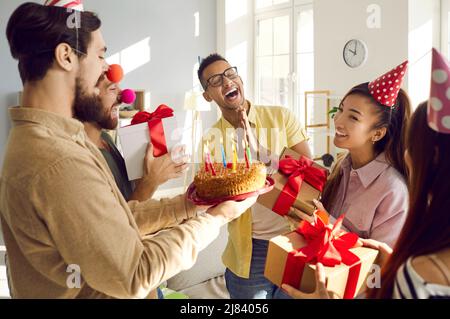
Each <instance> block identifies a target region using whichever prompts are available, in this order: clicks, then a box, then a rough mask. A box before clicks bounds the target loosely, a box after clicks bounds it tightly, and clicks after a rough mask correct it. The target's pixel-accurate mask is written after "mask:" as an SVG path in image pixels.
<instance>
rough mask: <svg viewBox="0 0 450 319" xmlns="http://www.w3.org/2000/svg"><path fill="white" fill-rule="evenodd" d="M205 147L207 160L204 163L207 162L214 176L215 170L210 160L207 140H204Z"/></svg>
mask: <svg viewBox="0 0 450 319" xmlns="http://www.w3.org/2000/svg"><path fill="white" fill-rule="evenodd" d="M206 149H207V150H206V161H207V163H206V165H208V164H209V168H211V174H212V175H213V176H216V170H215V169H214V166H213V164H212V162H211V155H210V153H209V142H206Z"/></svg>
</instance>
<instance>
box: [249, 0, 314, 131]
mask: <svg viewBox="0 0 450 319" xmlns="http://www.w3.org/2000/svg"><path fill="white" fill-rule="evenodd" d="M300 2H301V1H299V0H297V1H293V0H290V1H287V0H255V9H256V15H255V33H256V34H255V82H254V83H255V86H254V87H255V95H254V96H255V101H256V103H258V104H262V105H282V106H285V107H287V108H289V109H291V110H292V111H293V112H294V113H295V114H296V115H297V116H298V118H299V119H300V120H301V121H302V122H303V123H305V119H304V107H305V105H304V104H305V102H304V101H305V91H311V90H313V89H314V24H313V6H312V4H311V3H306V4H304V3H300Z"/></svg>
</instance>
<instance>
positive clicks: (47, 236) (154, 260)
mask: <svg viewBox="0 0 450 319" xmlns="http://www.w3.org/2000/svg"><path fill="white" fill-rule="evenodd" d="M10 116H11V118H12V120H13V123H14V127H13V128H12V129H11V132H10V136H9V140H8V144H7V146H6V153H5V159H4V166H3V170H2V174H1V179H0V217H1V225H2V231H3V236H4V239H5V243H6V249H7V253H8V261H9V270H10V276H11V283H10V284H11V290H12V291H11V293H12V295H13V297H15V298H111V297H113V298H144V297H147V296H148V295H149V293H150V292H151V291H152V290H153V289H154V288H155V287H157V286H158V285H159V284H160V283H161V282H163V281H164V280H166V279H168V278H170V277H172V276H173V275H175V274H177V273H178V272H180V271H182V270H185V269H188V268H190V267H191V266H192V265H193V263H194V262H195V260H196V258H197V255H198V253H199V251H200V250H201V249H203V248H205V247H206V246H207V245H208V244H209V243H210V242H211V241H213V240H214V239H215V238H216V237H217V235H218V233H219V229H220V226H221V225H222V223H223V221H221V220H220V219H218V218H215V217H213V216H210V215H205V216H197V217H195V211H194V207H193V206H192V205H191V204H189V203H188V202H187V201H186V200H185V198H184V196H179V197H176V198H174V199H172V200H162V201H155V200H149V201H146V202H142V203H139V202H136V201H133V202H130V203H127V202H126V201H125V199H124V198H123V197H122V195H121V193H120V191H119V190H118V188H117V186H116V183H115V181H114V178H113V176H112V174H111V172H110V170H109V168H108V166H107V164H106V162H105V160H104V158H103V156H102V155H101V153H100V151H99V150H98V149H97V148H96V147H95V145H94V144H92V143H91V142H90V141H89V139H88V138H87V137H86V135H85V132H84V128H83V125H82V124H81V123H80V122H79V121H77V120H74V119H67V118H63V117H60V116H58V115H56V114H53V113H49V112H45V111H42V110H36V109H31V108H11V109H10ZM183 220H187V221H186V222H184V223H182V224H180V223H181V222H183ZM178 224H180V225H178ZM168 227H174V228H171V229H170V230H163V231H161V232H159V233H157V234H156V235H154V236H151V237H150V236H144V234H150V233H155V232H157V231H159V230H161V229H163V228H168ZM69 265H72V266H70V267H69V268H68V266H69ZM73 265H75V266H73ZM77 269H79V270H80V275H81V276H79V277H81V282H80V283H81V285H80V286H79V287H73V286H74V285H75V286H76V283H77V281H76V280H75V279H74V278H76V277H75V276H76V273H77ZM74 270H75V273H74Z"/></svg>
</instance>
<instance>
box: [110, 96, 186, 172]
mask: <svg viewBox="0 0 450 319" xmlns="http://www.w3.org/2000/svg"><path fill="white" fill-rule="evenodd" d="M138 114H139V115H141V117H142V118H141V119H139V121H142V123H138V124H132V125H129V126H125V127H121V128H119V130H118V135H119V138H120V145H121V148H122V152H123V157H124V160H125V166H126V169H127V173H128V179H129V180H130V181H132V180H135V179H139V178H141V177H142V176H143V173H144V157H145V153H146V150H147V146H148V143H150V142H152V145H153V156H154V157H159V156H162V155H164V154H167V152H168V151H170V150H171V149H172V148H173V147H175V146H177V145H179V144H180V143H181V140H182V137H183V135H185V134H183V133H184V132H183V131H182V130H181V129H180V128H179V126H178V123H177V120H176V118H175V117H174V116H173V110H172V109H170V108H169V107H167V106H165V105H161V106H160V107H158V108H157V109H156V111H155V112H153V113H148V112H140V113H138ZM138 114H136V115H137V116H138ZM135 119H136V116H135V118H133V120H135ZM132 123H133V122H132ZM150 128H152V129H151V130H150Z"/></svg>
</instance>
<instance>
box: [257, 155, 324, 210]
mask: <svg viewBox="0 0 450 319" xmlns="http://www.w3.org/2000/svg"><path fill="white" fill-rule="evenodd" d="M327 176H328V170H327V169H326V168H324V167H322V166H320V165H318V164H316V163H314V162H313V161H312V160H310V159H308V158H306V157H304V156H301V155H300V154H298V153H296V152H295V151H293V150H291V149H289V148H285V149H284V150H283V152H282V154H281V156H280V163H279V169H278V172H276V173H274V174H272V175H271V177H272V178H273V180H274V181H275V186H274V188H273V190H272V191H270V192H269V193H266V194H264V195H261V196H259V197H258V202H259V203H260V204H261V205H263V206H265V207H267V208H269V209H271V210H272V211H274V212H275V213H277V214H279V215H281V216H285V215H288V214H289V209H290V208H291V207H292V206H294V207H296V208H297V209H299V210H301V211H303V212H304V213H306V214H309V215H312V214H313V213H314V211H315V210H316V208H315V206H314V203H313V199H317V200H319V199H320V195H321V192H322V190H323V187H324V186H325V183H326V181H327ZM293 217H295V216H293Z"/></svg>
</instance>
